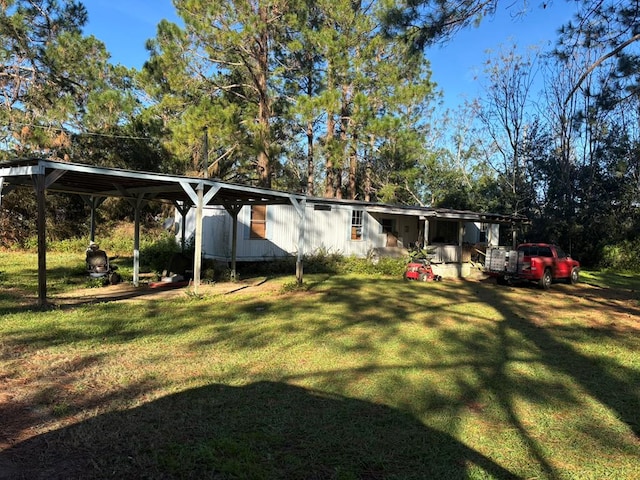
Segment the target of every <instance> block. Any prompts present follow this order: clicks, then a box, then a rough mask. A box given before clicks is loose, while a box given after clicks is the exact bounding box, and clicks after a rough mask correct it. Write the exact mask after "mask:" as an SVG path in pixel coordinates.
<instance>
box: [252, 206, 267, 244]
mask: <svg viewBox="0 0 640 480" xmlns="http://www.w3.org/2000/svg"><path fill="white" fill-rule="evenodd" d="M250 228H251V230H250V233H249V238H253V239H265V238H267V206H266V205H252V206H251V227H250Z"/></svg>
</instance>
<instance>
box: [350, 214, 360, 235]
mask: <svg viewBox="0 0 640 480" xmlns="http://www.w3.org/2000/svg"><path fill="white" fill-rule="evenodd" d="M351 240H362V210H354V211H353V212H351Z"/></svg>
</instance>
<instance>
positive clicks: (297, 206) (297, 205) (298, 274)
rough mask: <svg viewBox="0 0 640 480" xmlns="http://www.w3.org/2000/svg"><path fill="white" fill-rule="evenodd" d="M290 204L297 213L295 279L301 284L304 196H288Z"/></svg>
mask: <svg viewBox="0 0 640 480" xmlns="http://www.w3.org/2000/svg"><path fill="white" fill-rule="evenodd" d="M290 200H291V203H292V205H293V206H294V207H295V209H296V212H297V213H298V219H299V223H298V258H297V260H296V281H297V283H298V285H302V282H303V280H304V265H303V263H304V262H303V259H304V233H305V224H306V217H307V199H306V197H303V198H301V199H300V200H297V199H296V198H295V197H291V198H290Z"/></svg>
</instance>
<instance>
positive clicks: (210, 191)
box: [0, 158, 306, 306]
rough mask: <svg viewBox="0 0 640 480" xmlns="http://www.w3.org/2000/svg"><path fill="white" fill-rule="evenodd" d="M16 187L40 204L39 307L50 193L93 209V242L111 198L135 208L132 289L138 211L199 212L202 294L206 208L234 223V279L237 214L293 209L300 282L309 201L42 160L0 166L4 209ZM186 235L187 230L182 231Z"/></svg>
mask: <svg viewBox="0 0 640 480" xmlns="http://www.w3.org/2000/svg"><path fill="white" fill-rule="evenodd" d="M17 187H29V188H33V189H34V192H35V195H36V199H37V206H38V208H37V215H38V219H37V225H38V304H39V305H41V306H43V305H45V304H46V303H47V262H46V251H47V245H46V231H45V225H46V222H45V215H46V209H45V199H46V195H47V194H48V193H67V194H77V195H80V196H81V197H82V199H83V200H84V201H85V203H86V204H87V205H89V207H90V208H91V231H90V239H91V240H94V235H95V211H96V209H97V208H98V207H99V206H100V205H101V204H102V203H103V202H104V200H105V199H106V198H108V197H120V198H124V199H126V200H127V201H128V202H129V203H130V204H131V205H132V206H133V208H134V219H135V220H134V224H135V225H134V242H133V244H134V246H133V284H134V285H135V286H136V287H137V286H138V285H139V279H140V210H141V208H142V207H143V206H144V205H145V204H146V202H149V201H152V200H153V201H162V202H166V203H170V204H172V205H174V206H175V207H176V208H177V209H178V211H179V212H180V213H181V214H182V218H183V219H184V218H185V216H186V215H185V214H186V212H187V211H188V210H189V209H191V208H194V207H195V208H196V225H195V227H196V230H195V252H194V265H193V276H194V280H193V288H194V290H195V292H196V293H197V291H198V286H199V284H200V271H201V266H202V265H201V264H202V210H203V208H204V207H205V206H207V205H222V206H223V207H224V208H225V209H226V210H227V211H228V212H229V214H230V215H231V217H232V219H233V225H234V228H233V236H234V238H233V240H232V245H233V250H232V255H231V257H232V262H231V271H232V275H234V276H235V270H236V262H235V260H236V256H235V246H236V242H237V239H236V238H235V235H236V231H237V228H236V227H237V221H238V212H239V211H240V209H241V208H242V207H243V206H244V205H273V204H292V205H293V206H294V208H295V210H296V212H297V214H298V218H299V220H300V221H299V236H298V244H299V248H298V252H297V253H298V257H297V263H296V278H297V280H298V282H302V275H303V267H302V257H303V254H304V252H303V248H302V247H303V245H304V226H305V218H304V216H305V213H304V212H305V202H306V200H305V197H304V195H297V194H292V193H288V192H281V191H277V190H271V189H266V188H255V187H249V186H246V185H237V184H231V183H226V182H221V181H218V180H215V179H208V178H201V177H187V176H177V175H165V174H160V173H150V172H137V171H133V170H124V169H116V168H106V167H95V166H91V165H83V164H76V163H66V162H59V161H52V160H44V159H37V158H32V159H22V160H13V161H9V162H0V204H1V202H2V195H4V194H5V193H7V192H9V191H10V190H12V189H14V188H17ZM181 231H182V232H183V235H184V231H185V229H184V225H183V228H182V229H181ZM182 240H183V242H182V244H183V245H184V240H185V239H184V237H183V239H182Z"/></svg>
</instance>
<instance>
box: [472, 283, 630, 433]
mask: <svg viewBox="0 0 640 480" xmlns="http://www.w3.org/2000/svg"><path fill="white" fill-rule="evenodd" d="M552 288H556V286H554V287H552ZM576 288H577V287H575V288H574V287H571V286H567V291H563V290H562V289H558V290H552V291H550V292H536V294H538V295H539V297H538V298H532V299H530V300H531V301H526V302H522V301H521V302H514V301H513V300H512V299H511V298H509V297H508V295H507V292H508V290H505V287H499V286H494V285H490V284H481V283H478V284H476V285H475V286H474V289H475V291H476V294H477V296H478V298H479V299H480V300H482V301H484V302H487V303H490V304H491V305H493V306H494V307H495V308H496V309H497V310H498V311H500V313H501V315H502V316H503V318H504V319H505V321H504V322H502V325H501V327H500V336H501V337H502V338H503V339H504V340H503V342H502V343H503V348H504V350H505V355H508V349H509V347H508V345H509V341H508V340H507V338H508V336H509V334H508V332H509V330H512V331H515V332H518V333H520V334H521V335H522V336H523V337H524V338H525V339H526V340H527V341H529V342H530V343H531V344H532V346H534V347H535V351H536V352H537V353H536V355H537V356H538V358H539V361H540V362H541V363H543V364H544V365H547V366H548V367H550V368H552V369H554V370H556V371H558V372H560V373H561V374H565V375H568V376H570V377H571V378H572V379H573V380H574V381H575V382H576V383H577V384H579V385H580V386H581V387H582V388H583V389H584V390H585V391H586V392H588V393H589V394H590V395H591V396H592V397H593V398H595V399H596V400H598V401H599V402H600V403H601V404H603V405H605V406H607V407H608V408H609V409H611V410H612V411H614V412H616V413H617V415H618V417H619V418H620V420H621V421H623V422H624V423H626V424H627V425H628V426H629V428H630V429H631V430H632V431H633V433H634V434H635V436H636V438H640V417H638V412H640V398H639V397H638V392H637V385H638V384H640V372H638V371H636V370H632V369H630V368H628V367H625V366H624V365H621V364H618V363H616V362H613V361H611V360H607V359H603V358H597V356H588V355H586V354H584V353H582V352H580V351H579V350H578V349H577V348H575V347H574V344H575V342H580V341H581V340H582V339H583V338H585V337H587V338H590V339H591V340H590V341H593V342H594V343H595V342H598V338H612V337H614V338H615V339H616V340H618V341H619V342H620V343H622V344H625V345H627V346H628V348H630V349H631V348H632V344H631V342H633V338H637V337H636V336H637V330H634V331H628V330H627V329H619V328H618V326H616V325H615V324H614V325H612V326H611V329H614V330H615V331H611V329H609V330H607V329H604V328H594V327H593V326H592V325H586V324H585V325H580V326H575V325H568V326H562V325H558V324H552V325H549V326H547V325H545V323H544V318H545V317H544V316H541V317H542V318H537V316H538V315H537V313H536V310H537V309H539V308H545V307H546V308H549V307H548V305H547V306H545V302H548V301H549V299H550V296H552V295H567V296H569V295H575V290H576ZM594 297H595V295H594ZM614 297H615V298H618V296H617V295H615V296H614ZM591 301H592V303H593V304H594V305H596V306H597V307H598V306H599V307H600V308H602V309H603V312H602V313H601V315H602V316H606V311H607V308H608V309H611V310H609V311H616V312H618V313H619V312H620V309H621V308H622V307H621V306H620V305H618V304H612V303H609V300H607V299H598V298H595V299H594V298H592V299H591ZM597 307H596V308H597ZM585 308H594V306H593V305H587V306H585ZM625 308H627V309H628V311H629V312H635V311H636V310H635V308H634V307H631V306H627V307H625ZM562 313H566V312H557V314H562ZM553 315H554V313H553V312H551V313H547V314H546V316H547V318H549V317H553ZM618 330H620V331H618ZM629 335H632V336H633V337H632V338H631V339H628V338H626V336H629ZM614 363H615V364H614ZM614 372H615V374H614ZM499 376H500V375H498V377H499ZM495 380H496V381H497V383H498V384H500V383H501V382H504V381H505V379H504V378H496V379H495Z"/></svg>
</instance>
